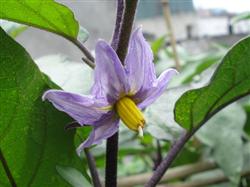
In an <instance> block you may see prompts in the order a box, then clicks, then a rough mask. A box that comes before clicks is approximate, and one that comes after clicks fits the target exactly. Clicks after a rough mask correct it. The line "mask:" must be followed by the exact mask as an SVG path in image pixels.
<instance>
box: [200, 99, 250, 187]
mask: <svg viewBox="0 0 250 187" xmlns="http://www.w3.org/2000/svg"><path fill="white" fill-rule="evenodd" d="M232 114H234V115H232ZM245 121H246V114H245V113H244V110H243V108H242V107H241V106H240V105H238V104H236V103H235V104H232V105H230V106H228V107H226V108H225V109H223V110H222V111H221V112H219V113H217V114H216V115H215V116H214V117H213V118H212V119H211V120H209V121H208V122H207V124H206V126H204V127H203V128H201V129H200V130H199V131H198V132H197V134H196V135H197V137H198V138H199V140H201V141H202V142H203V143H205V144H206V145H208V146H209V147H210V148H211V149H212V151H211V156H212V157H213V158H214V160H215V161H216V163H217V164H218V165H219V166H220V168H221V169H222V170H223V171H224V173H225V174H226V176H228V177H229V178H230V179H231V181H232V182H234V183H236V184H237V183H238V182H239V180H240V173H241V171H242V168H243V160H244V153H243V152H244V151H243V141H242V135H243V127H244V124H245Z"/></svg>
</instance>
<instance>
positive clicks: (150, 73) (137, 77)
mask: <svg viewBox="0 0 250 187" xmlns="http://www.w3.org/2000/svg"><path fill="white" fill-rule="evenodd" d="M125 69H126V74H127V76H128V82H129V86H130V93H131V94H136V93H137V92H138V91H142V92H143V91H144V90H146V89H148V88H149V87H151V86H152V84H153V82H154V81H155V80H156V76H155V69H154V64H153V53H152V50H151V48H150V46H149V44H148V43H147V42H146V40H145V38H144V37H143V34H142V29H141V27H139V28H138V29H136V30H135V31H134V32H133V33H132V35H131V39H130V43H129V49H128V54H127V57H126V59H125Z"/></svg>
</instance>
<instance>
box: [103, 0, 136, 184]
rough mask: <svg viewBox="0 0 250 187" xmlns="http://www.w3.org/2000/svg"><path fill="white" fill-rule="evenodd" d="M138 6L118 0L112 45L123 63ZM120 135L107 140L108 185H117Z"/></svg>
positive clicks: (106, 181)
mask: <svg viewBox="0 0 250 187" xmlns="http://www.w3.org/2000/svg"><path fill="white" fill-rule="evenodd" d="M136 7H137V0H125V9H124V4H123V0H117V16H116V25H115V31H114V34H113V39H112V44H111V45H112V47H113V48H114V49H115V50H116V53H117V55H118V57H119V59H120V60H121V62H122V63H123V64H124V60H125V57H126V54H127V48H128V44H129V38H130V34H131V30H132V27H133V22H134V17H135V12H136ZM118 38H119V39H118ZM118 137H119V135H118V132H116V133H115V134H114V135H113V136H111V137H110V138H108V140H107V147H106V176H105V186H106V187H116V186H117V157H118Z"/></svg>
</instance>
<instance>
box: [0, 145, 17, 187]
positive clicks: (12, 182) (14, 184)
mask: <svg viewBox="0 0 250 187" xmlns="http://www.w3.org/2000/svg"><path fill="white" fill-rule="evenodd" d="M0 161H1V163H2V165H3V168H4V171H5V173H6V175H7V177H8V179H9V181H10V184H11V186H12V187H16V186H17V185H16V182H15V180H14V178H13V176H12V174H11V172H10V169H9V166H8V164H7V161H6V159H5V158H4V155H3V152H2V150H1V148H0Z"/></svg>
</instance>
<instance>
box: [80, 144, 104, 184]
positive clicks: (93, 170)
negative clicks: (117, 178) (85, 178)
mask: <svg viewBox="0 0 250 187" xmlns="http://www.w3.org/2000/svg"><path fill="white" fill-rule="evenodd" d="M84 152H85V155H86V157H87V162H88V166H89V170H90V173H91V177H92V181H93V185H94V187H102V185H101V181H100V178H99V175H98V172H97V169H96V164H95V160H94V157H93V155H92V154H91V153H90V152H89V149H88V148H85V149H84Z"/></svg>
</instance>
